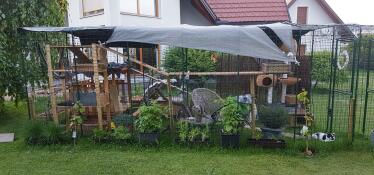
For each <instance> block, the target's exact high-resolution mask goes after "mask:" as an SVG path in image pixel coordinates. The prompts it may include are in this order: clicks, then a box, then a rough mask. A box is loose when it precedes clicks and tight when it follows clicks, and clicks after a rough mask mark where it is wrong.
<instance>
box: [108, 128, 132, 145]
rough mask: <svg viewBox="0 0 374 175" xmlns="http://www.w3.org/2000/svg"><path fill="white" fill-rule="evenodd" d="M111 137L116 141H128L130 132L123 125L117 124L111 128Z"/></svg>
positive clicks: (121, 142)
mask: <svg viewBox="0 0 374 175" xmlns="http://www.w3.org/2000/svg"><path fill="white" fill-rule="evenodd" d="M111 137H112V138H113V140H114V141H115V142H116V143H120V144H123V143H128V142H129V141H130V138H131V134H130V132H129V131H128V130H127V128H126V127H124V126H118V127H116V128H114V129H113V133H111Z"/></svg>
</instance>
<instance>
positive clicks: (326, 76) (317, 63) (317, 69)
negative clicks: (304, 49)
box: [311, 51, 349, 82]
mask: <svg viewBox="0 0 374 175" xmlns="http://www.w3.org/2000/svg"><path fill="white" fill-rule="evenodd" d="M312 62H313V65H312V66H313V67H312V72H311V73H312V79H313V80H316V81H322V82H327V81H330V77H332V75H331V66H332V63H331V53H330V52H327V51H323V52H315V53H314V55H313V61H312ZM348 78H349V73H348V72H347V71H339V70H337V71H336V81H337V82H344V81H347V80H348Z"/></svg>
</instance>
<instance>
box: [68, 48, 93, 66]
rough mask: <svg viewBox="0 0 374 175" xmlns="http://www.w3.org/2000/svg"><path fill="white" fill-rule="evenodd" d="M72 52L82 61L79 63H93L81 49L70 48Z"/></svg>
mask: <svg viewBox="0 0 374 175" xmlns="http://www.w3.org/2000/svg"><path fill="white" fill-rule="evenodd" d="M68 49H69V50H70V51H71V52H73V53H74V54H75V55H76V56H77V57H78V59H79V60H80V61H81V62H80V61H78V62H79V63H91V60H90V59H89V58H88V56H87V55H86V54H84V53H83V52H82V51H81V50H80V48H79V47H69V48H68Z"/></svg>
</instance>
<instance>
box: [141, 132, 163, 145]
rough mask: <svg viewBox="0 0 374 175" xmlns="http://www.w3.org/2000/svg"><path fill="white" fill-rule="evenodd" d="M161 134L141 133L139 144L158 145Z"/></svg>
mask: <svg viewBox="0 0 374 175" xmlns="http://www.w3.org/2000/svg"><path fill="white" fill-rule="evenodd" d="M159 138H160V133H158V132H152V133H139V143H147V144H158V140H159Z"/></svg>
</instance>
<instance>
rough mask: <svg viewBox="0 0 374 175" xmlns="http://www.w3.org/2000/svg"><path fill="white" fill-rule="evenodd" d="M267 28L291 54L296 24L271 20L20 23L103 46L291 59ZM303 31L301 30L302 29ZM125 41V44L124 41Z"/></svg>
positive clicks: (34, 29)
mask: <svg viewBox="0 0 374 175" xmlns="http://www.w3.org/2000/svg"><path fill="white" fill-rule="evenodd" d="M264 28H269V29H271V30H272V31H273V32H274V33H275V34H276V35H277V37H278V38H279V39H280V40H281V41H282V43H283V44H284V45H285V46H286V47H288V49H289V50H290V51H291V52H294V55H296V54H295V50H296V49H295V48H294V41H293V37H294V35H295V31H303V30H304V29H302V28H300V27H299V26H295V25H291V24H284V23H274V24H264V25H248V26H231V25H221V26H191V25H179V26H169V27H146V26H126V27H125V26H123V27H121V26H117V27H105V26H99V27H24V28H22V30H25V31H33V32H65V33H70V34H73V35H76V36H78V37H80V39H81V42H82V40H83V41H84V43H93V42H97V41H101V42H102V43H106V45H107V46H109V47H110V46H126V44H129V46H130V47H131V46H146V45H147V44H148V46H149V44H161V45H169V46H174V47H183V48H193V49H202V50H211V51H218V52H224V53H230V54H235V55H242V56H249V57H254V58H262V59H269V60H276V61H291V62H293V61H294V59H290V58H289V57H287V54H286V53H284V52H283V51H282V50H280V49H279V47H278V46H277V45H276V44H275V43H274V42H273V41H272V39H271V38H270V37H269V36H268V35H267V34H266V32H265V31H264ZM303 34H304V33H303ZM125 43H126V44H125Z"/></svg>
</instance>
